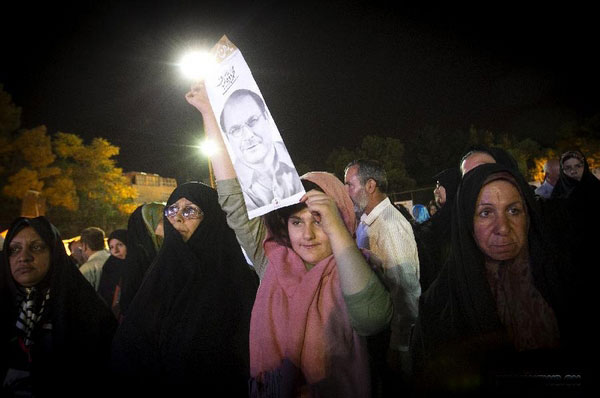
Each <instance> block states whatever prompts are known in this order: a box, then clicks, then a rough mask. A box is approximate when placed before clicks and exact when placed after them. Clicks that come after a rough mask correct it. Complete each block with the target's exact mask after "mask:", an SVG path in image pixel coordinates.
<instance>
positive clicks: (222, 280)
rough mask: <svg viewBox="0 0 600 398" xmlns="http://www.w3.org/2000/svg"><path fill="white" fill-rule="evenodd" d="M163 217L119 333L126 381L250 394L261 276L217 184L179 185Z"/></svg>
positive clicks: (171, 389)
mask: <svg viewBox="0 0 600 398" xmlns="http://www.w3.org/2000/svg"><path fill="white" fill-rule="evenodd" d="M163 219H164V221H163V223H164V234H165V236H164V242H163V245H162V247H161V250H160V252H159V253H158V255H157V257H156V260H155V261H154V262H153V263H152V265H151V266H150V269H149V270H148V273H147V275H146V277H145V279H144V282H143V283H142V286H141V287H140V289H139V290H138V292H137V294H136V296H135V298H134V299H133V301H132V303H131V305H130V307H129V310H128V312H127V315H126V316H125V318H124V320H123V322H122V323H121V325H120V326H119V329H118V331H117V334H116V336H115V340H114V344H113V361H112V363H113V367H114V369H115V371H116V374H117V376H118V380H119V384H120V385H123V386H126V388H131V389H132V391H131V392H135V393H136V394H142V393H143V392H147V393H152V394H156V393H157V392H158V391H160V392H168V393H169V395H176V394H178V393H180V392H181V393H183V392H187V391H196V392H198V393H200V394H201V395H202V392H205V391H206V392H208V391H218V393H219V394H220V395H222V396H245V395H246V393H247V379H248V375H249V370H248V366H249V365H248V362H249V360H248V331H249V323H250V311H251V309H252V305H253V303H254V297H255V293H256V288H257V278H256V275H255V274H254V272H253V271H252V270H251V269H250V268H249V267H248V265H247V263H246V261H245V259H244V256H243V254H242V251H241V249H240V247H239V244H238V243H237V241H236V238H235V235H234V233H233V231H232V230H231V229H229V227H228V226H227V223H226V221H225V215H224V214H223V212H222V211H221V209H220V207H219V204H218V202H217V192H216V191H215V190H214V189H212V188H210V187H208V186H206V185H204V184H201V183H198V182H189V183H186V184H183V185H180V186H179V187H177V189H175V191H174V192H173V193H172V194H171V197H170V198H169V200H168V201H167V204H166V207H165V210H164V218H163Z"/></svg>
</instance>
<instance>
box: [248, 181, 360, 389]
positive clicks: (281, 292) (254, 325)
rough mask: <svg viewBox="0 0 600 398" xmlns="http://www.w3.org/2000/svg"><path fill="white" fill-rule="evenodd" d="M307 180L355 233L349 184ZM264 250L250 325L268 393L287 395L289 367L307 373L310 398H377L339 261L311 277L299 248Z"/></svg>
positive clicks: (325, 263) (254, 360)
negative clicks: (351, 315) (264, 263)
mask: <svg viewBox="0 0 600 398" xmlns="http://www.w3.org/2000/svg"><path fill="white" fill-rule="evenodd" d="M302 179H306V180H309V181H312V182H314V183H315V184H317V185H318V186H319V187H321V189H322V190H323V191H324V192H325V193H326V194H327V195H328V196H330V197H332V198H333V199H334V200H335V202H336V204H337V206H338V209H339V210H340V214H341V216H342V219H343V220H344V223H345V224H346V227H347V228H348V230H349V231H350V233H351V234H352V233H354V229H355V226H356V218H355V216H354V208H353V206H352V200H351V199H350V197H349V196H348V193H347V192H346V189H345V187H344V185H343V184H342V182H341V181H340V180H339V179H337V178H336V177H335V176H334V175H333V174H330V173H325V172H312V173H308V174H305V175H304V176H302ZM264 248H265V253H266V255H267V257H268V259H269V263H268V266H267V269H266V272H265V276H264V277H263V279H262V281H261V285H260V287H259V290H258V294H257V297H256V300H255V302H254V308H253V310H252V319H251V321H250V371H251V375H252V377H253V378H255V380H257V381H258V382H259V383H263V387H262V388H263V389H264V390H266V389H269V390H271V389H278V388H282V387H281V385H288V384H289V383H293V381H290V380H286V379H289V377H288V376H289V375H290V373H289V372H286V368H287V369H289V368H290V366H287V367H286V366H284V365H283V363H284V362H285V363H287V364H288V365H289V364H290V363H291V364H292V365H293V367H292V368H296V370H298V369H299V370H300V371H301V374H302V375H303V377H304V379H305V383H306V386H305V387H304V388H303V390H302V395H303V396H304V395H305V394H309V395H311V396H319V395H320V396H340V397H342V396H343V397H362V396H369V395H370V378H369V366H368V359H367V351H366V343H365V340H364V338H362V337H360V336H358V334H357V333H356V332H355V331H354V330H353V329H352V327H351V325H350V320H349V317H348V313H347V310H346V304H345V302H344V298H343V295H342V290H341V287H340V282H339V276H338V271H337V266H336V261H335V258H334V256H333V255H331V256H329V257H327V258H325V259H323V260H321V261H320V262H319V263H317V264H315V265H314V267H313V268H311V269H310V271H307V270H306V267H305V265H304V262H303V261H302V259H301V258H300V256H298V254H296V252H295V251H294V250H293V249H292V248H289V247H286V246H283V245H280V244H277V243H276V242H275V241H274V240H271V239H267V240H266V241H265V243H264ZM274 380H278V381H274ZM269 384H277V385H275V386H272V385H269ZM263 392H264V391H263ZM252 393H253V394H256V395H258V396H260V395H261V392H260V391H256V390H254V391H253V392H252Z"/></svg>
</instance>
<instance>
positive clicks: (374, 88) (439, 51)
mask: <svg viewBox="0 0 600 398" xmlns="http://www.w3.org/2000/svg"><path fill="white" fill-rule="evenodd" d="M46 3H51V4H46V5H43V6H36V7H33V6H31V5H30V4H21V5H17V6H16V7H17V8H16V9H15V10H13V11H11V13H6V12H3V14H5V15H4V18H3V19H8V22H7V23H4V22H3V24H2V27H1V28H0V29H2V32H1V37H2V64H1V65H0V83H2V84H3V85H4V90H5V91H7V92H8V93H9V94H11V95H12V97H13V101H14V102H15V103H16V104H17V105H18V106H20V107H22V110H23V117H22V127H24V128H32V127H35V126H37V125H40V124H44V125H46V126H47V127H48V129H49V132H50V133H55V132H57V131H63V132H68V133H75V134H78V135H80V136H82V137H84V138H85V139H86V142H89V141H90V140H91V139H92V138H93V137H97V136H100V137H104V138H107V139H108V140H109V141H110V142H111V143H113V144H115V145H117V146H119V147H121V154H120V155H119V156H118V158H117V160H118V165H119V166H120V167H122V168H123V169H124V170H125V171H132V170H136V171H146V172H150V173H158V174H161V175H163V176H167V177H175V178H178V180H179V181H180V182H183V181H184V180H186V179H191V178H199V177H200V176H201V175H202V174H203V173H205V168H206V163H205V161H204V160H203V159H202V158H201V157H200V155H198V154H197V152H196V150H195V149H194V148H193V147H191V146H190V145H195V144H196V141H197V140H198V138H200V132H201V129H202V122H201V117H200V114H199V113H198V112H197V111H196V110H195V109H193V108H192V107H191V106H189V105H188V104H187V102H186V101H185V99H184V94H185V92H186V91H187V90H188V88H189V86H190V82H188V81H186V80H185V79H184V78H182V77H181V75H180V72H179V70H178V69H177V67H176V66H175V65H174V63H175V62H177V61H178V59H179V58H180V56H181V55H182V54H183V52H184V50H185V49H187V48H191V47H196V48H199V47H203V48H205V49H209V48H211V47H212V46H213V45H214V43H216V42H217V41H218V40H219V38H220V37H221V36H222V35H223V34H226V35H227V36H228V37H229V39H230V40H231V41H232V42H233V43H234V44H236V45H237V46H238V48H239V49H240V50H241V52H242V54H243V55H244V58H245V59H246V61H247V63H248V65H249V67H250V69H251V71H252V73H253V75H254V78H255V80H256V81H257V83H258V86H259V87H260V89H261V92H262V93H263V95H264V97H265V100H266V102H267V106H268V107H269V109H270V111H271V113H272V115H273V117H274V119H275V122H276V124H277V126H278V128H279V130H280V132H281V135H282V137H283V139H284V141H285V143H286V145H287V147H288V150H289V152H290V154H291V156H292V158H293V160H294V161H295V162H296V163H306V164H308V165H310V166H311V167H312V168H314V169H323V168H324V167H325V163H324V160H325V159H326V157H327V156H328V154H329V153H330V151H331V150H332V149H333V148H334V147H336V146H339V145H344V146H347V147H354V146H357V145H359V144H360V141H361V140H362V137H363V136H365V135H367V134H376V135H381V136H390V137H396V138H399V139H401V140H403V141H408V140H410V138H411V135H412V134H414V132H415V131H416V130H417V129H421V128H423V127H424V126H426V125H430V126H437V127H439V128H440V130H441V131H443V132H447V133H451V132H452V131H455V130H456V129H468V128H469V126H470V125H474V126H475V127H477V128H481V129H490V130H492V131H494V132H498V133H501V132H508V133H513V134H516V135H517V136H520V137H527V136H529V137H532V138H534V139H536V140H538V141H540V142H542V143H544V144H546V145H549V144H551V143H548V142H544V139H545V137H548V136H549V135H551V134H549V132H552V131H556V129H558V127H559V126H560V125H561V124H562V123H564V122H565V121H567V120H572V119H575V118H582V117H587V116H590V115H592V114H594V113H598V112H600V95H599V93H600V90H599V89H600V61H599V60H598V59H597V58H598V56H597V53H598V42H599V40H598V39H600V34H598V29H597V20H596V19H595V16H597V13H595V12H593V11H592V9H591V7H592V6H591V5H590V6H585V7H584V6H578V5H577V4H575V3H574V2H569V3H568V5H564V4H563V5H561V7H558V6H549V5H544V6H540V7H533V6H529V7H525V8H523V5H518V4H517V3H515V4H512V5H511V4H510V3H508V2H497V3H496V5H495V6H492V5H480V6H472V5H470V6H466V5H465V6H456V5H446V6H430V7H425V6H398V5H395V3H396V2H377V1H374V2H364V3H361V2H351V1H347V2H344V1H319V2H311V1H304V2H275V1H255V2H252V1H247V2H240V3H235V2H221V3H220V2H203V1H186V2H177V1H169V2H151V1H146V2H118V1H109V2H89V3H88V2H84V1H78V2H60V1H59V2H46ZM392 5H393V6H392ZM586 7H587V8H586ZM9 14H10V15H9Z"/></svg>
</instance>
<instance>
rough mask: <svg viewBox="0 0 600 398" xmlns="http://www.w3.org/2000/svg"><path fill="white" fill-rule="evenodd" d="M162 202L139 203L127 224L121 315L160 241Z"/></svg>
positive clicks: (120, 301) (136, 288)
mask: <svg viewBox="0 0 600 398" xmlns="http://www.w3.org/2000/svg"><path fill="white" fill-rule="evenodd" d="M164 208H165V206H164V204H162V203H158V202H151V203H146V204H143V205H141V206H139V207H138V208H137V209H135V211H134V212H133V213H132V214H131V216H129V222H128V223H127V259H126V260H125V261H126V265H125V267H124V271H123V274H122V283H121V294H120V297H119V299H118V301H119V306H120V313H121V316H126V315H127V310H128V308H129V304H130V303H131V301H132V300H133V298H134V297H135V294H136V293H137V291H138V289H139V288H140V286H141V284H142V281H143V280H144V276H145V275H146V272H147V271H148V268H149V267H150V264H152V261H153V260H154V258H155V257H156V254H157V253H158V251H159V249H160V247H161V245H162V242H163V236H164V232H163V210H164Z"/></svg>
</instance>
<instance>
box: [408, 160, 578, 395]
mask: <svg viewBox="0 0 600 398" xmlns="http://www.w3.org/2000/svg"><path fill="white" fill-rule="evenodd" d="M499 173H505V174H506V175H509V176H510V177H511V178H510V180H512V183H513V185H516V187H517V189H518V190H519V192H520V194H521V196H522V198H523V200H524V204H525V206H526V210H527V214H528V216H529V229H528V243H529V269H530V271H531V276H532V283H533V285H534V286H535V289H537V291H539V293H540V294H541V297H543V299H544V300H545V301H546V302H547V303H548V304H549V306H550V307H551V308H552V310H553V312H554V314H555V315H556V319H557V321H558V327H559V329H560V334H561V345H563V346H569V345H570V344H571V340H572V339H573V330H577V327H576V326H575V324H574V322H576V320H575V319H573V318H574V317H573V315H572V311H571V310H572V309H573V308H574V307H573V306H572V304H571V303H572V301H570V300H571V299H572V298H573V296H572V295H571V294H570V293H569V292H568V290H567V288H568V287H569V286H570V282H571V278H570V276H569V273H570V272H571V271H570V269H569V261H570V259H569V257H568V255H566V254H565V253H561V252H560V251H558V250H555V248H556V247H557V245H558V244H559V242H557V239H556V237H555V236H553V235H552V231H549V230H547V228H546V226H545V224H544V222H543V218H542V215H541V213H540V208H539V206H538V203H537V202H536V200H535V198H534V196H533V193H532V192H531V190H530V189H529V187H528V184H527V182H526V181H525V179H524V178H523V177H522V176H521V174H520V173H518V172H517V171H515V170H513V169H511V168H508V167H505V166H503V165H500V164H484V165H480V166H478V167H476V168H474V169H473V170H471V171H470V172H469V173H467V174H466V175H465V177H464V178H463V181H462V183H461V185H460V187H459V191H458V194H457V198H456V203H455V209H454V211H455V213H454V215H453V218H452V252H451V255H450V257H449V258H448V261H447V262H446V263H445V265H444V267H443V270H442V271H441V273H440V275H439V277H438V278H437V279H436V280H435V281H434V282H433V284H432V285H431V287H430V288H429V289H428V290H427V291H426V292H425V293H424V294H423V295H422V297H421V299H420V306H419V319H418V321H417V325H416V327H415V331H414V338H413V340H412V343H411V345H412V350H413V355H414V356H415V361H416V364H417V368H419V369H421V370H423V369H425V371H424V373H423V374H426V376H428V377H431V379H429V381H430V382H431V381H434V380H435V379H436V378H438V377H439V379H437V380H436V383H439V384H442V385H443V384H444V383H446V382H447V381H448V379H449V378H450V377H453V376H457V370H459V371H460V372H464V373H463V374H462V375H461V376H459V377H464V375H465V374H469V372H474V373H473V374H474V375H475V376H474V377H475V379H472V381H473V383H475V384H477V385H478V387H481V384H485V381H483V380H482V379H481V378H480V377H482V373H479V372H480V371H481V369H480V368H479V366H483V365H482V363H481V362H480V361H486V360H488V361H490V362H491V363H492V365H495V366H503V365H506V363H507V362H503V361H504V359H506V358H509V357H510V358H512V356H513V354H514V355H516V352H515V349H514V347H513V346H512V343H511V341H510V339H509V338H508V335H507V333H506V331H505V328H504V326H503V325H502V322H501V320H500V318H499V316H498V312H497V304H496V301H495V299H494V297H493V294H492V292H491V289H490V285H489V283H488V280H487V277H486V268H485V259H484V255H483V253H482V252H481V250H480V249H479V247H478V246H477V243H476V241H475V238H474V232H473V216H474V211H475V204H476V201H477V198H478V195H479V192H480V191H481V189H482V187H483V185H484V184H486V183H487V182H488V179H489V178H490V176H495V175H498V174H499ZM510 180H509V181H510ZM490 353H496V354H498V353H499V354H498V355H500V356H498V355H496V354H490ZM494 358H495V359H496V360H497V362H495V363H494ZM500 358H502V359H500ZM549 363H550V362H549ZM508 364H509V365H508V366H514V362H512V361H511V360H508ZM538 364H539V363H538ZM488 365H489V364H488ZM452 368H454V369H452ZM474 369H475V370H474ZM509 369H510V368H509ZM438 371H439V372H440V373H437V372H438ZM510 371H513V369H511V370H509V372H510ZM445 372H448V373H447V374H445ZM473 374H471V376H473ZM512 374H514V373H512ZM478 377H479V379H478ZM455 381H456V380H454V382H455ZM438 386H439V385H438ZM463 387H465V386H463ZM472 387H474V386H473V385H470V386H467V387H466V388H472ZM442 388H448V385H444V386H443V387H442Z"/></svg>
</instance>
